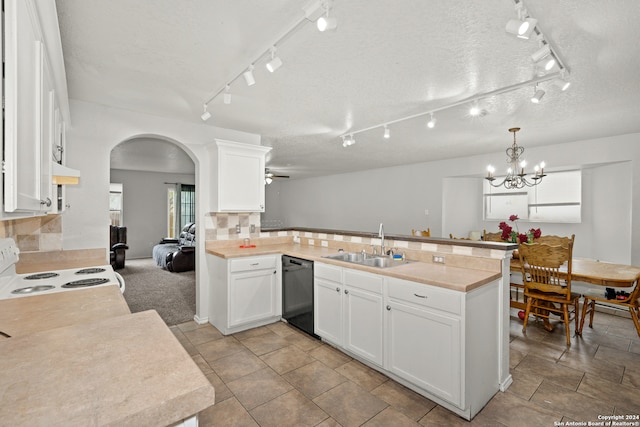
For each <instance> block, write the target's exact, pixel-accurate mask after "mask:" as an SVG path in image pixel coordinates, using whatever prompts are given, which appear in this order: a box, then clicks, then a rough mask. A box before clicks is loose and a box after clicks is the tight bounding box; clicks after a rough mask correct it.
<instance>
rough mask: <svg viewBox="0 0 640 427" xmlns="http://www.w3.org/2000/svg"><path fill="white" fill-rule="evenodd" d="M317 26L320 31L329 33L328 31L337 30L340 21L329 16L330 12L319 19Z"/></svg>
mask: <svg viewBox="0 0 640 427" xmlns="http://www.w3.org/2000/svg"><path fill="white" fill-rule="evenodd" d="M316 25H317V26H318V31H327V30H335V29H336V27H337V26H338V21H336V18H334V17H333V16H329V12H328V11H327V14H326V15H324V16H321V17H320V18H318V21H316Z"/></svg>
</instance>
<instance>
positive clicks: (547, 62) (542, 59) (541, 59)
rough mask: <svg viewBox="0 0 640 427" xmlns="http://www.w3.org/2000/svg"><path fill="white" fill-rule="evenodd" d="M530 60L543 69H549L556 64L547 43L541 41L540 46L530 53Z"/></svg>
mask: <svg viewBox="0 0 640 427" xmlns="http://www.w3.org/2000/svg"><path fill="white" fill-rule="evenodd" d="M531 60H532V61H533V62H535V63H536V65H539V66H540V67H542V68H543V69H544V70H545V71H550V70H551V69H552V68H553V67H554V66H555V65H556V58H555V56H553V53H552V52H551V48H550V47H549V45H548V44H547V43H543V44H542V47H540V49H538V50H536V51H535V52H534V53H533V54H532V55H531Z"/></svg>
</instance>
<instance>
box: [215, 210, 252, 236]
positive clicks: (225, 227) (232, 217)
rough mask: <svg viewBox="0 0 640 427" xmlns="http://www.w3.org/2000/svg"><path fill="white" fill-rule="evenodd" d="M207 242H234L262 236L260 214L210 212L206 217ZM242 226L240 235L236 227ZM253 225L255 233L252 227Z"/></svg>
mask: <svg viewBox="0 0 640 427" xmlns="http://www.w3.org/2000/svg"><path fill="white" fill-rule="evenodd" d="M204 219H205V238H206V240H233V239H241V238H245V237H251V238H255V237H259V236H260V213H259V212H250V213H235V212H232V213H221V212H209V213H207V214H206V215H205V218H204ZM237 225H239V226H240V233H238V232H237V229H236V226H237ZM252 225H253V227H254V228H253V231H252V230H251V226H252Z"/></svg>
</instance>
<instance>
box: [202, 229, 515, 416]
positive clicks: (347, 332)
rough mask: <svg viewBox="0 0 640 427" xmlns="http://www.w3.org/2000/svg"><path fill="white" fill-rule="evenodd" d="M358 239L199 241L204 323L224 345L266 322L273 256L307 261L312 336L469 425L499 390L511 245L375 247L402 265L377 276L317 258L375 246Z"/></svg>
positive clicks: (298, 236)
mask: <svg viewBox="0 0 640 427" xmlns="http://www.w3.org/2000/svg"><path fill="white" fill-rule="evenodd" d="M363 234H364V235H357V233H350V232H343V231H340V232H337V231H333V230H332V231H329V230H308V229H305V230H298V229H287V230H279V231H271V232H263V233H261V234H260V237H258V238H252V241H251V243H252V244H255V247H250V248H243V247H241V245H242V240H209V241H207V242H206V245H205V246H206V252H207V266H208V268H209V271H210V272H211V277H212V281H211V284H210V292H209V297H210V299H209V301H210V306H209V307H210V312H209V321H210V322H211V323H212V324H213V325H214V326H216V327H217V328H218V329H219V330H220V331H221V332H223V333H224V334H229V333H235V332H238V331H241V330H245V329H249V328H253V327H256V326H259V325H263V324H267V323H273V322H275V321H278V320H279V319H280V316H281V314H282V307H281V305H280V303H281V300H282V289H281V285H280V280H281V274H282V272H281V261H280V257H281V256H282V255H288V256H293V257H297V258H302V259H306V260H310V261H314V262H315V265H314V293H315V295H314V299H313V301H314V323H315V326H316V328H315V333H316V334H317V335H319V336H320V337H321V338H322V339H323V340H324V341H325V342H327V343H329V344H331V345H333V346H334V347H336V348H337V349H339V350H341V351H343V352H345V353H346V354H348V355H350V356H352V357H355V358H356V359H358V360H359V361H361V362H363V363H365V364H367V365H368V366H370V367H372V368H374V369H377V370H379V371H380V372H382V373H384V374H386V375H387V376H389V377H391V378H393V379H395V380H396V381H398V382H400V383H402V384H404V385H405V386H407V387H409V388H411V389H413V390H414V391H417V392H418V393H421V394H423V395H424V396H427V397H429V398H430V399H432V400H434V401H436V402H437V403H439V404H441V405H442V406H444V407H446V408H448V409H450V410H451V411H453V412H455V413H457V414H458V415H460V416H462V417H464V418H466V419H471V418H473V416H474V415H475V414H477V412H478V411H479V410H480V409H482V407H483V406H484V405H485V404H486V403H487V402H488V401H489V400H490V399H491V397H492V396H493V395H494V394H495V393H496V392H497V391H498V390H503V391H504V390H505V389H506V388H507V387H508V386H509V384H510V383H511V377H510V375H509V370H508V368H509V358H508V319H509V317H508V308H509V298H508V286H507V285H508V283H509V282H508V277H509V268H508V263H509V260H508V258H509V256H510V254H511V250H512V249H514V247H513V246H514V245H509V244H503V243H484V242H469V241H464V242H457V241H450V240H447V239H421V238H418V239H416V238H411V237H408V236H387V243H388V246H387V247H388V248H390V247H393V248H396V252H397V253H404V255H405V256H406V258H407V259H408V260H409V261H410V262H399V263H396V264H394V263H389V265H391V266H390V267H388V268H380V267H373V266H368V265H363V264H355V263H350V262H345V261H341V260H339V259H336V258H327V256H331V255H335V254H336V253H337V252H338V251H339V250H340V249H342V250H344V251H345V252H348V253H361V251H362V250H365V251H366V252H367V253H370V252H371V251H372V249H373V247H376V246H377V247H379V246H380V245H381V242H380V239H377V238H376V236H373V237H372V235H371V234H370V233H369V234H365V233H363ZM252 237H253V236H252ZM372 246H373V247H372ZM434 257H435V258H434ZM434 259H437V260H441V262H434ZM505 280H506V281H505ZM505 284H506V285H505ZM336 291H337V292H336ZM362 337H364V338H362Z"/></svg>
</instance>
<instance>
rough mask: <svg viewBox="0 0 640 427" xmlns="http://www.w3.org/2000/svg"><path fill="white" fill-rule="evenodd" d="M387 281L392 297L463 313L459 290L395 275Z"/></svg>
mask: <svg viewBox="0 0 640 427" xmlns="http://www.w3.org/2000/svg"><path fill="white" fill-rule="evenodd" d="M387 283H388V290H389V297H390V298H393V299H396V300H402V301H406V302H409V303H412V304H418V305H422V306H425V307H430V308H435V309H438V310H442V311H446V312H449V313H453V314H458V315H459V314H461V313H462V295H461V294H460V293H459V292H455V291H450V290H448V289H441V288H438V287H435V286H430V285H425V284H423V283H416V282H409V281H407V280H402V279H396V278H393V277H388V278H387Z"/></svg>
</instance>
